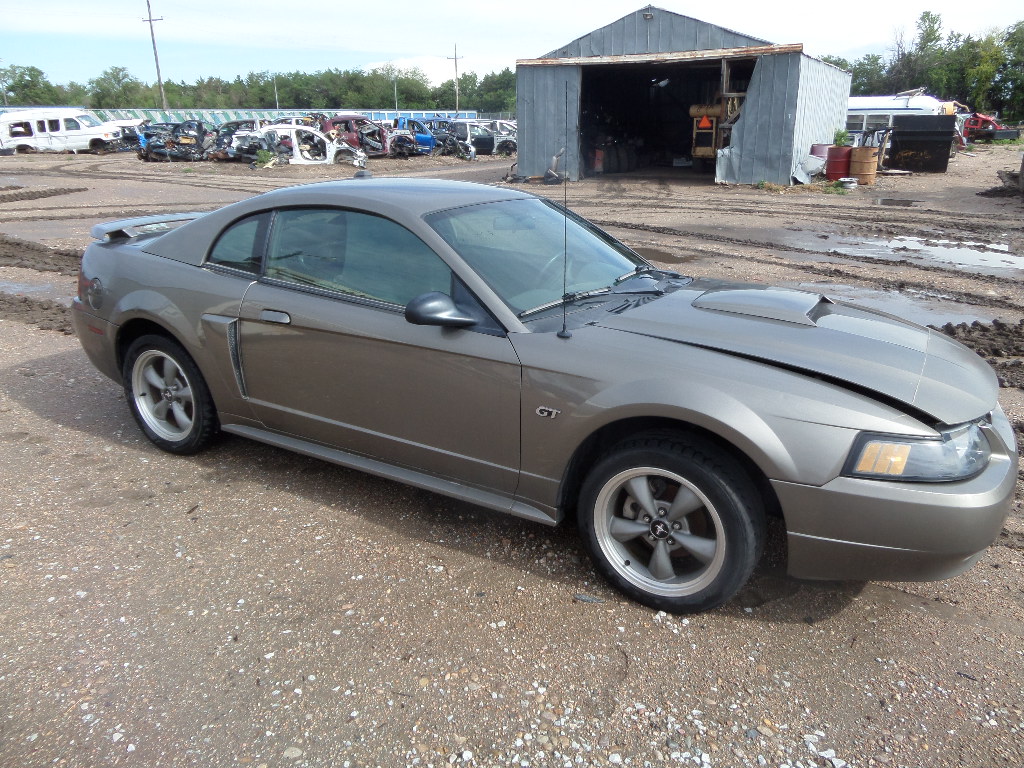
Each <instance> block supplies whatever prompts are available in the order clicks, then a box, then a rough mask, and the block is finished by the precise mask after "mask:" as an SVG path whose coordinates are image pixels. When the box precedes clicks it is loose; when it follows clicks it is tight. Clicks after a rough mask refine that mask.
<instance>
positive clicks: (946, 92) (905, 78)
mask: <svg viewBox="0 0 1024 768" xmlns="http://www.w3.org/2000/svg"><path fill="white" fill-rule="evenodd" d="M822 58H823V59H824V60H825V61H827V62H829V63H830V64H835V65H836V66H838V67H842V68H843V69H845V70H848V71H849V72H852V73H853V83H852V85H851V88H850V92H851V94H852V95H853V96H881V95H886V94H892V93H900V92H901V91H908V90H910V89H912V88H921V87H923V88H924V89H925V91H926V92H927V93H928V94H929V95H930V96H935V97H937V98H940V99H943V100H946V101H959V102H960V103H962V104H966V105H968V106H970V107H971V109H973V110H974V111H976V112H986V113H992V112H998V113H999V114H1000V115H1001V116H1002V118H1003V119H1004V120H1008V121H1010V122H1021V121H1024V21H1018V22H1017V23H1016V24H1014V25H1012V26H1010V27H1007V28H1006V29H1003V30H1001V31H999V30H993V31H991V32H988V33H986V34H984V35H981V36H979V37H975V36H973V35H966V36H965V35H961V34H960V33H958V32H950V33H948V34H944V33H943V30H942V18H941V16H939V14H937V13H932V12H931V11H925V12H924V13H922V14H921V16H920V17H919V18H918V20H917V35H916V36H915V37H914V39H913V40H911V41H910V42H907V41H906V40H905V39H904V37H903V35H902V34H899V35H897V36H896V39H895V40H894V41H893V46H892V50H891V51H890V52H889V55H888V56H882V55H880V54H874V53H871V54H867V55H865V56H861V57H860V58H859V59H857V60H856V61H852V62H851V61H848V60H846V59H842V58H839V57H836V56H824V57H822Z"/></svg>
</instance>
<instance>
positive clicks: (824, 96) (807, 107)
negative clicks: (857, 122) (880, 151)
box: [793, 56, 853, 181]
mask: <svg viewBox="0 0 1024 768" xmlns="http://www.w3.org/2000/svg"><path fill="white" fill-rule="evenodd" d="M852 79H853V75H851V74H850V73H849V72H844V71H843V70H841V69H839V68H838V67H833V66H832V65H831V64H826V63H825V62H823V61H819V60H818V59H812V58H811V57H810V56H804V57H803V58H802V59H801V60H800V93H799V96H798V97H797V106H796V114H797V120H796V126H795V130H794V134H793V151H794V157H793V161H794V162H793V175H794V176H795V177H797V178H799V179H800V180H801V181H806V179H804V178H802V176H801V174H800V164H801V163H803V161H804V160H805V159H806V157H807V155H808V154H810V151H811V145H812V144H831V143H832V138H833V137H834V135H835V131H836V129H837V128H844V127H845V126H846V110H847V105H848V104H849V101H850V81H851V80H852Z"/></svg>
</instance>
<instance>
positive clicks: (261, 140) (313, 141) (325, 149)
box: [232, 123, 366, 168]
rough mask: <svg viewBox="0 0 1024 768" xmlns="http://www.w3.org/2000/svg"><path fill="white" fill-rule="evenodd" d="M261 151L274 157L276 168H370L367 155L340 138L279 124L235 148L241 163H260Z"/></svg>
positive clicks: (248, 137)
mask: <svg viewBox="0 0 1024 768" xmlns="http://www.w3.org/2000/svg"><path fill="white" fill-rule="evenodd" d="M260 150H266V151H268V152H271V153H273V157H272V158H271V160H272V162H271V163H269V164H272V165H285V164H291V165H323V164H327V163H351V164H352V165H354V166H355V167H357V168H364V167H365V166H366V153H365V152H363V151H362V150H361V149H359V148H357V147H353V146H352V145H351V144H349V143H348V142H347V141H345V140H344V139H342V138H340V137H337V136H335V137H331V136H328V135H327V134H325V133H323V132H322V131H318V130H317V129H315V128H307V127H305V126H301V125H291V124H283V123H277V124H273V125H269V126H267V127H266V128H264V129H262V130H260V131H256V132H254V133H251V134H247V135H245V136H239V137H238V143H237V144H236V145H235V146H234V147H233V148H232V152H233V156H235V157H237V158H238V159H245V160H250V161H256V160H257V155H258V153H259V151H260Z"/></svg>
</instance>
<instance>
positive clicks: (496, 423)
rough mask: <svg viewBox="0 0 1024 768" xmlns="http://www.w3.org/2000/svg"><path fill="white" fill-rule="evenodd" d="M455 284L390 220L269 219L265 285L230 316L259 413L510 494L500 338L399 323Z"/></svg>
mask: <svg viewBox="0 0 1024 768" xmlns="http://www.w3.org/2000/svg"><path fill="white" fill-rule="evenodd" d="M457 288H458V279H457V278H456V277H455V276H454V275H453V274H452V272H451V270H450V268H449V267H448V266H447V264H445V262H444V261H442V260H441V259H440V257H438V256H437V254H435V253H434V252H433V251H432V250H431V249H430V248H429V247H427V246H426V245H425V244H424V243H423V242H422V241H421V240H419V239H418V238H417V237H416V236H415V235H413V234H412V233H411V232H410V231H409V230H406V229H404V228H403V227H401V226H400V225H398V224H397V223H395V222H393V221H391V220H389V219H385V218H383V217H379V216H374V215H370V214H366V213H362V212H357V211H348V210H342V209H335V208H299V209H287V210H281V211H277V212H276V213H275V215H274V221H273V223H272V225H271V232H270V236H269V239H268V246H267V254H266V258H265V266H264V276H263V278H262V279H261V280H260V281H259V282H258V283H255V284H253V285H252V286H251V287H250V289H249V290H248V292H247V293H246V295H245V298H244V300H243V302H242V306H241V312H240V315H241V321H240V340H239V342H240V343H239V346H240V357H241V361H242V363H241V364H242V369H243V374H244V380H245V383H246V387H247V390H248V396H249V398H250V402H251V403H252V405H253V407H254V409H255V411H256V413H257V416H258V417H259V418H260V419H261V420H262V421H263V423H264V424H265V425H266V426H267V427H269V428H270V429H272V430H275V431H277V432H281V433H288V434H292V435H297V436H300V437H303V438H305V439H308V440H313V441H315V442H318V443H322V444H325V445H330V446H334V447H337V448H340V449H342V450H345V451H349V452H353V453H357V454H360V455H363V456H369V457H373V458H377V459H380V460H383V461H386V462H388V463H391V464H397V465H400V466H404V467H408V468H411V469H415V470H418V471H422V472H427V473H429V474H432V475H437V476H442V477H445V478H448V479H452V480H456V481H459V482H462V483H466V484H469V485H473V486H476V487H480V488H485V489H489V490H495V491H499V492H503V493H512V492H513V491H514V490H515V488H516V485H517V481H518V472H519V410H520V409H519V398H520V365H519V360H518V357H517V356H516V353H515V350H514V349H513V347H512V344H511V342H510V341H509V339H508V338H507V336H506V335H505V334H504V333H502V332H495V330H494V329H493V328H491V329H490V330H487V329H483V330H478V329H474V328H466V329H450V328H449V329H445V328H439V327H433V326H418V325H412V324H411V323H409V322H407V321H406V319H405V317H404V306H405V304H406V303H407V302H408V301H409V300H411V299H412V298H414V297H416V296H418V295H420V294H422V293H425V292H427V291H433V290H439V291H443V292H445V293H449V295H452V293H453V290H456V289H457ZM467 296H468V294H467ZM468 300H472V297H469V298H468Z"/></svg>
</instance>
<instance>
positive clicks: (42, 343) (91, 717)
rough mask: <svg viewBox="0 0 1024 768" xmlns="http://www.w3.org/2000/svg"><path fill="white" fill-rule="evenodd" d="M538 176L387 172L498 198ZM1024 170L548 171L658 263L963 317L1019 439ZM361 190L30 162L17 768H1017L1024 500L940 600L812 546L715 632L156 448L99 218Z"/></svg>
mask: <svg viewBox="0 0 1024 768" xmlns="http://www.w3.org/2000/svg"><path fill="white" fill-rule="evenodd" d="M511 162H513V161H511V160H494V161H488V160H481V161H475V162H473V163H465V162H463V161H458V160H454V159H450V158H413V159H410V160H402V161H399V160H395V161H373V160H371V161H370V163H369V167H370V169H371V170H372V171H373V172H374V173H375V174H378V175H381V174H389V175H432V176H442V177H447V178H459V179H466V180H474V181H482V182H487V183H502V181H501V180H502V178H503V177H504V176H505V175H506V173H507V172H508V171H509V165H510V163H511ZM1020 164H1021V154H1020V149H1019V148H1015V147H987V148H986V147H980V148H978V149H977V150H976V151H975V152H973V153H972V154H971V155H965V154H961V155H958V156H957V157H956V158H954V159H953V160H952V161H951V163H950V168H949V171H948V172H947V173H946V174H915V175H910V176H906V175H900V176H880V177H879V178H878V179H877V182H876V184H875V185H873V186H870V187H868V186H861V187H858V188H857V189H854V190H850V191H849V193H848V194H830V193H826V192H825V191H824V188H823V187H822V186H821V185H811V186H808V187H801V188H792V189H784V190H780V189H776V188H772V187H771V186H770V185H762V186H766V188H762V189H758V188H755V187H750V186H716V185H714V184H712V183H711V182H710V181H709V179H708V178H707V177H702V176H698V175H694V174H690V173H688V172H683V171H680V170H678V169H649V170H647V171H645V172H643V173H637V174H621V175H614V176H607V177H604V178H594V179H588V180H586V181H583V182H580V183H576V184H570V185H568V186H567V187H565V188H562V187H557V186H556V187H546V186H543V185H536V184H533V185H531V184H526V185H524V186H525V187H526V188H528V189H531V190H533V191H536V192H538V193H541V194H547V195H551V196H552V197H555V198H556V199H559V200H562V199H563V196H564V199H565V202H566V203H567V204H568V206H569V207H570V208H572V209H574V210H576V211H578V212H580V213H581V214H583V215H584V216H587V217H588V218H590V219H592V220H594V221H597V222H598V223H600V224H601V225H602V226H604V227H605V228H607V229H608V230H609V231H611V232H612V233H613V234H615V235H616V236H617V237H619V238H621V239H622V240H624V241H625V242H627V243H629V244H630V245H631V246H633V247H634V248H637V249H638V250H640V251H641V252H642V253H644V254H645V255H646V256H647V257H648V258H650V259H652V260H654V261H656V262H658V263H660V264H663V265H667V266H670V267H671V268H673V269H677V270H679V271H682V272H686V273H688V274H694V275H706V276H716V277H725V278H729V279H735V280H741V281H749V282H759V283H772V284H782V285H789V286H800V287H803V288H806V289H809V290H817V291H821V292H822V293H825V294H826V295H829V296H834V297H837V298H843V299H847V300H850V301H854V302H858V303H863V304H864V305H866V306H871V307H875V308H879V309H883V310H884V311H888V312H891V313H892V314H896V315H901V316H904V317H907V318H908V319H911V320H914V321H915V322H919V323H922V324H927V325H932V326H934V327H937V328H941V329H943V330H944V331H945V332H947V333H949V334H950V335H953V336H954V337H956V338H957V339H959V340H961V341H962V342H964V343H966V344H968V345H970V346H972V347H973V348H974V349H975V350H977V351H978V352H979V354H981V355H983V356H984V357H985V358H986V359H988V360H989V362H990V363H991V364H992V365H993V366H994V367H995V369H996V371H997V374H998V375H999V377H1000V380H1001V383H1002V384H1003V387H1002V389H1001V390H1000V392H1001V394H1000V400H1001V402H1002V403H1003V406H1004V408H1005V410H1006V411H1007V413H1008V415H1009V416H1010V418H1011V420H1012V421H1013V422H1014V424H1015V428H1016V430H1017V433H1018V435H1019V436H1020V437H1024V389H1022V388H1024V279H1022V278H1024V230H1022V227H1021V221H1022V214H1024V198H1022V197H1021V196H1020V195H1019V194H1017V193H1015V192H1014V191H1013V190H1012V188H1010V187H1009V186H1007V185H1005V184H1003V183H1002V181H1001V178H1000V176H999V173H1000V172H1002V174H1003V177H1006V176H1007V173H1009V172H1013V171H1016V170H1017V169H1019V168H1020ZM353 171H354V169H353V168H350V167H346V166H331V167H325V168H317V167H296V166H288V167H283V168H274V169H266V170H254V169H250V168H248V167H245V166H241V165H229V164H216V163H206V164H186V163H170V164H168V163H152V164H150V163H142V162H140V161H138V160H137V159H136V158H135V157H134V156H132V155H129V154H117V155H106V156H101V157H95V156H86V155H82V156H46V155H31V156H15V157H2V158H0V462H2V463H3V465H4V470H3V472H0V498H3V499H4V501H3V503H2V504H0V588H2V590H3V599H4V601H5V604H6V606H7V607H6V610H4V611H3V612H2V613H0V691H2V693H0V705H2V709H0V712H2V714H0V755H3V756H4V759H3V760H2V761H0V762H3V763H4V765H11V766H18V767H19V768H21V766H32V767H33V768H34V767H35V766H43V765H56V766H76V767H77V766H82V767H83V768H85V767H89V768H92V767H93V766H121V765H125V766H127V765H139V766H212V765H216V766H229V765H230V766H253V768H275V767H276V766H315V767H316V768H321V767H322V768H335V767H338V766H352V767H355V766H360V767H361V766H384V767H389V766H402V765H409V766H412V765H416V766H437V768H440V766H442V765H476V766H511V765H514V766H520V767H522V768H528V767H529V766H560V767H561V766H565V768H570V767H575V766H606V765H626V766H634V767H635V768H641V767H642V766H659V767H660V766H665V765H697V766H773V767H776V766H786V767H787V768H790V767H791V768H796V767H797V766H803V768H811V767H812V766H814V767H815V768H843V766H846V765H849V766H893V767H896V766H904V767H906V768H914V767H917V766H952V765H961V766H979V767H980V766H985V767H986V768H987V767H989V766H1015V767H1016V766H1020V765H1022V764H1024V618H1022V609H1024V481H1022V482H1019V483H1018V493H1017V497H1016V500H1015V503H1014V506H1013V509H1012V511H1011V515H1010V517H1009V518H1008V520H1007V522H1006V525H1005V528H1004V530H1003V532H1002V534H1001V535H1000V537H999V539H998V540H997V541H996V542H995V544H994V545H993V546H992V547H991V548H990V550H989V551H988V553H986V555H985V556H984V558H983V559H982V560H981V562H979V563H978V564H977V565H976V566H975V567H974V568H972V569H971V570H970V571H968V572H967V573H966V574H963V575H962V576H959V577H957V578H954V579H950V580H947V581H943V582H934V583H921V584H908V583H900V584H895V583H868V584H864V583H853V584H851V583H811V582H800V581H796V580H793V579H790V578H788V577H787V576H785V573H784V567H783V561H784V552H781V551H779V549H780V547H781V546H782V544H783V538H782V533H781V531H779V530H777V529H776V530H774V531H773V540H774V542H773V543H774V545H775V548H774V549H773V553H772V554H771V555H770V556H769V557H767V558H766V560H765V563H764V564H763V565H762V566H761V567H760V568H759V569H758V571H757V573H756V574H755V577H754V579H753V580H752V582H751V584H750V585H749V586H748V587H747V588H746V589H744V590H743V592H742V593H741V594H740V595H739V597H738V598H737V599H735V600H734V601H732V602H731V603H730V604H729V605H727V606H725V607H723V608H722V609H719V610H717V611H714V612H712V613H710V614H706V615H702V616H699V617H691V618H689V619H683V618H675V617H669V616H665V615H663V614H656V613H654V612H652V611H649V610H647V609H645V608H642V607H640V606H637V605H635V604H632V603H629V602H627V601H625V600H623V599H622V598H621V597H619V596H618V595H617V594H616V593H615V592H613V591H611V590H609V589H608V588H607V587H606V586H605V585H604V584H603V583H602V582H601V581H600V580H599V579H598V578H597V577H596V575H595V573H594V572H593V571H592V570H591V568H590V566H589V564H588V563H587V561H586V558H585V556H584V553H583V550H582V548H581V547H580V546H579V544H578V543H577V542H576V539H575V536H574V533H573V531H572V530H571V529H570V528H559V529H548V528H543V527H540V526H537V525H534V524H531V523H526V522H523V521H519V520H514V519H508V518H501V517H498V516H495V515H491V514H489V513H486V512H484V511H482V510H479V509H477V508H474V507H470V506H468V505H464V504H460V503H456V502H453V501H450V500H448V499H445V498H442V497H438V496H434V495H431V494H429V493H426V492H421V491H417V490H413V489H409V488H406V487H403V486H399V485H396V484H393V483H389V482H385V481H383V480H378V479H376V478H373V477H369V476H366V475H362V474H359V473H357V472H351V471H348V470H343V469H339V468H336V467H333V466H330V465H325V464H323V463H321V462H317V461H314V460H312V459H307V458H304V457H300V456H296V455H293V454H288V453H284V452H282V451H277V450H275V449H272V448H269V447H266V446H261V445H258V444H254V443H251V442H247V441H244V440H241V439H235V438H225V439H223V440H221V441H219V442H218V443H217V444H216V445H215V446H214V447H213V448H212V449H211V450H209V451H207V452H205V453H203V454H200V455H198V456H195V457H188V458H180V457H172V456H169V455H166V454H162V453H160V452H159V451H157V450H156V449H154V448H153V447H152V446H150V445H149V444H148V443H147V442H145V441H144V440H143V439H142V438H141V437H140V435H139V433H138V430H137V428H136V426H135V425H134V423H133V422H132V420H131V417H130V416H129V414H128V410H127V407H126V405H125V403H124V398H123V395H122V393H121V392H120V389H119V387H118V386H117V385H116V384H115V383H114V382H111V381H109V380H107V379H105V378H104V377H102V376H101V375H100V374H98V373H97V372H96V371H95V370H94V369H93V368H92V367H91V365H90V364H89V363H88V361H87V360H86V359H85V357H84V355H83V353H82V352H81V350H80V347H79V346H78V343H77V340H76V339H75V338H74V337H73V336H71V335H69V333H70V327H69V325H68V322H67V312H68V310H67V306H68V302H69V300H70V298H71V296H73V295H74V293H75V291H76V269H77V261H78V258H79V255H80V253H81V250H82V249H83V248H84V247H85V245H86V244H87V243H88V242H89V240H90V237H89V233H88V229H89V227H90V226H91V225H92V224H94V223H97V222H102V221H107V220H111V219H116V218H124V217H127V216H136V215H144V214H147V213H160V212H167V211H191V210H210V209H213V208H216V207H219V206H221V205H224V204H226V203H228V202H232V201H234V200H239V199H243V198H245V197H248V196H250V195H253V194H257V193H259V192H263V191H266V190H269V189H273V188H276V187H280V186H287V185H291V184H296V183H305V182H310V181H316V180H322V179H328V178H345V177H349V176H351V175H352V173H353Z"/></svg>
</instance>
